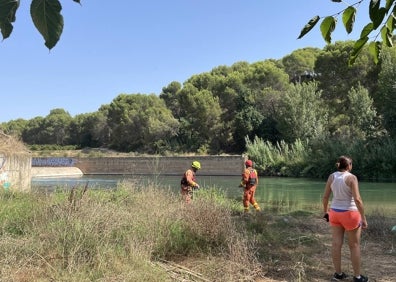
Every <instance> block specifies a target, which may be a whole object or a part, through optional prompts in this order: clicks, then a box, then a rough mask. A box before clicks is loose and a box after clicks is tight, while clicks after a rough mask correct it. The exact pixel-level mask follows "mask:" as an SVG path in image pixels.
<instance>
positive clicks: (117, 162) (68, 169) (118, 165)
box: [32, 156, 244, 177]
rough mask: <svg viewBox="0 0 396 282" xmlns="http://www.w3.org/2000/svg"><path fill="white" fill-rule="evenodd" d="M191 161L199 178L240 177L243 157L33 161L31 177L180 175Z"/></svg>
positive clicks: (51, 159) (42, 159) (55, 159)
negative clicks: (196, 164) (198, 166)
mask: <svg viewBox="0 0 396 282" xmlns="http://www.w3.org/2000/svg"><path fill="white" fill-rule="evenodd" d="M195 160H196V161H199V162H200V163H201V167H202V168H201V170H200V171H199V172H198V173H199V174H200V175H208V176H211V175H213V176H221V175H224V176H227V175H241V172H242V170H243V167H244V165H243V163H244V157H243V156H186V157H158V156H153V157H97V158H35V160H34V162H33V163H32V164H33V167H32V176H33V177H45V176H78V175H84V174H86V175H101V174H102V175H104V174H114V175H152V174H156V175H182V174H183V173H184V172H185V171H186V169H188V168H190V166H191V163H192V162H193V161H195ZM34 163H38V164H40V166H35V165H34ZM46 164H47V165H46ZM62 164H64V165H66V166H62Z"/></svg>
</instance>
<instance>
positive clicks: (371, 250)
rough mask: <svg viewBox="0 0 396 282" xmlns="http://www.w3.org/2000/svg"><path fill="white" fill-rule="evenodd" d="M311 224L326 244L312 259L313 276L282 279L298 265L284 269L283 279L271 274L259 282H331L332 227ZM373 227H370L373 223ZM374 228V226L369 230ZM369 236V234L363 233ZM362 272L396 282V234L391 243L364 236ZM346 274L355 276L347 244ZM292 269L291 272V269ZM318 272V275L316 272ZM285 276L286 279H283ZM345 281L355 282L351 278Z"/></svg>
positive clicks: (374, 279)
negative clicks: (314, 262)
mask: <svg viewBox="0 0 396 282" xmlns="http://www.w3.org/2000/svg"><path fill="white" fill-rule="evenodd" d="M309 224H311V226H312V230H314V232H315V233H316V235H315V236H317V237H318V238H319V240H320V241H321V242H323V248H322V250H317V251H316V252H315V253H314V254H313V256H312V257H311V259H313V261H316V262H317V265H316V266H315V265H313V266H310V268H311V271H309V274H308V273H307V272H306V273H305V275H306V276H303V278H302V279H301V280H298V279H292V278H290V276H289V277H286V276H284V275H282V273H290V272H291V271H294V270H293V269H292V268H294V267H295V265H290V264H289V265H284V266H283V267H284V268H286V269H283V270H284V271H282V269H281V268H282V267H281V268H280V270H279V276H278V277H277V275H276V273H275V274H274V273H271V274H270V275H269V277H268V278H263V279H259V280H257V282H276V281H318V282H319V281H330V279H331V275H332V273H333V272H334V270H333V265H332V261H331V253H330V251H331V233H330V232H331V230H330V227H329V226H328V225H327V224H326V223H324V222H323V220H321V219H312V221H311V220H310V222H309ZM369 224H370V223H369ZM369 227H370V226H369ZM363 232H366V231H363ZM361 253H362V272H363V274H364V275H367V276H368V277H369V281H372V282H396V234H393V238H392V239H390V240H385V241H383V240H375V239H373V238H369V237H368V236H367V234H363V235H362V245H361ZM342 255H343V257H342V262H343V268H344V269H343V271H344V272H346V273H348V274H349V275H352V274H353V272H352V266H351V263H350V260H349V248H348V244H347V242H345V243H344V246H343V250H342ZM287 268H288V269H287ZM312 270H316V271H312ZM282 276H283V277H282ZM345 281H353V280H352V277H349V278H348V279H346V280H345Z"/></svg>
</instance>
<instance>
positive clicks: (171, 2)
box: [0, 0, 368, 122]
mask: <svg viewBox="0 0 396 282" xmlns="http://www.w3.org/2000/svg"><path fill="white" fill-rule="evenodd" d="M355 2H356V1H353V2H350V4H353V3H355ZM365 2H367V1H365ZM61 3H62V5H63V9H62V15H63V16H64V22H65V26H64V30H63V34H62V37H61V39H60V41H59V42H58V44H57V45H56V46H55V47H54V48H53V49H52V50H51V51H49V50H48V49H47V48H46V47H45V45H44V40H43V39H42V37H41V35H40V34H39V33H38V31H37V30H36V29H35V27H34V25H33V23H32V21H31V18H30V13H29V5H30V1H21V5H20V7H19V9H18V11H17V15H16V16H17V18H16V22H15V23H14V30H13V33H12V34H11V36H10V37H9V38H8V39H6V40H3V41H2V42H0V63H1V64H0V66H1V67H0V98H1V102H0V106H1V108H0V122H6V121H10V120H14V119H18V118H23V119H32V118H34V117H37V116H42V117H45V116H47V115H48V114H49V112H50V110H52V109H55V108H62V109H64V110H66V111H67V112H69V113H70V114H71V115H72V116H75V115H77V114H82V113H90V112H95V111H97V110H98V109H99V107H100V106H101V105H104V104H109V103H111V101H112V100H113V99H114V98H115V97H117V96H118V95H119V94H122V93H125V94H135V93H143V94H150V93H154V94H160V93H161V90H162V88H163V87H165V86H167V85H168V84H169V83H170V82H172V81H178V82H180V83H183V82H184V81H186V80H187V79H188V78H189V77H191V76H192V75H194V74H199V73H203V72H208V71H210V70H211V69H213V68H214V67H217V66H220V65H227V66H231V65H232V64H234V63H236V62H239V61H246V62H249V63H253V62H257V61H261V60H266V59H280V58H282V57H284V56H286V55H288V54H290V53H291V52H293V51H294V50H297V49H299V48H304V47H318V48H323V47H324V46H325V42H324V41H323V39H322V37H321V34H320V30H319V26H317V27H315V29H314V30H312V31H311V32H310V33H308V34H307V35H306V36H305V37H303V38H302V39H297V37H298V35H299V34H300V31H301V29H302V28H303V26H304V25H305V24H306V23H307V22H308V20H309V19H311V18H312V17H313V16H315V15H319V16H327V15H332V14H335V13H337V12H339V11H341V10H342V9H344V8H345V7H346V5H345V4H344V3H334V2H331V1H330V0H299V1H297V0H278V1H265V0H168V1H164V0H145V1H131V0H117V1H92V0H81V3H82V6H80V5H78V4H77V3H75V2H73V1H72V0H61ZM367 4H368V3H367ZM366 6H367V5H366V3H363V5H362V6H361V7H360V9H359V10H358V14H357V17H356V26H355V31H354V32H353V33H352V34H350V35H348V34H347V33H346V32H345V29H344V28H343V26H342V22H341V18H340V19H339V23H338V26H337V28H336V31H335V32H334V35H333V41H335V40H348V39H356V38H357V37H358V34H360V30H361V26H363V25H364V24H366V23H367V21H366V18H367V8H366ZM359 27H360V28H359Z"/></svg>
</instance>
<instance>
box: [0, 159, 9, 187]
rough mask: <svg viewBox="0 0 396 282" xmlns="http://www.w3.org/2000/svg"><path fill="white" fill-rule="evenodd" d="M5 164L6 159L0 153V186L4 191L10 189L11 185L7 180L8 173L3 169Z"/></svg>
mask: <svg viewBox="0 0 396 282" xmlns="http://www.w3.org/2000/svg"><path fill="white" fill-rule="evenodd" d="M6 162H7V157H6V156H5V155H4V154H1V153H0V186H2V187H3V188H4V189H5V190H7V189H8V188H10V186H11V183H10V181H9V180H8V172H7V170H6V169H5V167H6V166H5V165H6Z"/></svg>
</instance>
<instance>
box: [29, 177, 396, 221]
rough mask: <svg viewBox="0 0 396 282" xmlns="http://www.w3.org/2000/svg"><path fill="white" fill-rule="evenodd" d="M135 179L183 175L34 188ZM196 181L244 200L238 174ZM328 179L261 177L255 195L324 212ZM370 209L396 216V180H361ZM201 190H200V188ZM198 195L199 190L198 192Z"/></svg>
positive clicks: (104, 185) (169, 184)
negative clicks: (324, 192) (324, 191)
mask: <svg viewBox="0 0 396 282" xmlns="http://www.w3.org/2000/svg"><path fill="white" fill-rule="evenodd" d="M123 180H132V181H134V182H138V183H139V184H141V185H148V184H149V183H155V184H158V185H159V186H163V187H165V188H170V189H172V190H174V191H175V192H178V191H179V189H180V176H161V175H156V176H135V177H131V176H116V175H99V176H98V175H95V176H92V175H91V176H89V175H85V176H83V177H71V178H67V177H65V178H37V179H33V180H32V187H33V189H39V190H53V189H55V188H56V187H65V186H66V187H75V186H85V185H87V184H88V186H89V187H90V188H93V189H109V188H114V187H115V186H116V185H117V183H118V182H120V181H123ZM197 182H198V183H199V184H200V186H201V189H205V188H212V187H214V188H216V189H221V190H222V191H224V193H225V194H226V195H227V197H229V198H232V199H236V200H241V198H242V190H241V188H238V185H239V183H240V177H239V176H199V174H198V175H197ZM325 182H326V180H321V179H319V180H318V179H316V180H315V179H305V178H280V177H261V178H260V181H259V185H258V188H257V192H256V199H257V201H258V202H259V203H260V205H261V206H264V205H265V204H269V203H277V204H281V205H283V206H285V207H286V208H291V209H293V210H294V209H299V210H312V209H313V208H314V209H315V208H317V209H318V213H320V212H321V210H322V208H321V199H322V195H323V190H324V186H325ZM359 187H360V193H361V195H362V198H363V201H364V204H365V207H366V210H367V212H368V213H369V212H371V211H373V210H380V211H384V212H385V213H386V214H389V215H392V216H395V217H396V183H394V182H393V183H392V182H362V181H361V182H359ZM198 193H199V191H198ZM197 196H199V194H197Z"/></svg>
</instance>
